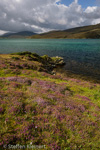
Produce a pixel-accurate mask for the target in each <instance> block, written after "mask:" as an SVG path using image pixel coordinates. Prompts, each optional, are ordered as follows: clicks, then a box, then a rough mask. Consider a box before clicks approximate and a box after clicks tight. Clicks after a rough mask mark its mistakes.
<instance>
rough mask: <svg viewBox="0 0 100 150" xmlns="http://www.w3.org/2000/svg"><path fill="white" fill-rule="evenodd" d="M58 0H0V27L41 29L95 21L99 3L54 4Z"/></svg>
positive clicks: (6, 29)
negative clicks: (87, 4)
mask: <svg viewBox="0 0 100 150" xmlns="http://www.w3.org/2000/svg"><path fill="white" fill-rule="evenodd" d="M60 1H61V0H3V1H0V30H5V31H12V32H17V31H22V30H29V31H33V32H44V31H49V30H53V29H56V30H59V29H67V28H71V27H76V26H83V25H89V24H96V23H99V21H100V7H99V6H98V7H97V6H93V7H90V6H88V7H87V8H86V9H85V10H84V9H83V8H82V6H81V5H79V4H78V0H73V2H72V3H71V4H70V5H69V6H66V5H64V4H60V3H59V4H58V3H57V2H60ZM97 1H98V0H97Z"/></svg>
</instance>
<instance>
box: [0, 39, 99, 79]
mask: <svg viewBox="0 0 100 150" xmlns="http://www.w3.org/2000/svg"><path fill="white" fill-rule="evenodd" d="M22 51H31V52H35V53H38V54H39V55H45V54H46V55H48V56H62V57H64V60H65V62H66V66H65V67H64V69H65V70H69V71H70V72H72V73H75V74H82V75H86V76H91V77H92V78H96V79H98V80H100V39H0V53H2V54H6V53H14V52H22Z"/></svg>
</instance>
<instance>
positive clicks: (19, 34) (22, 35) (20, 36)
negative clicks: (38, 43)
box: [1, 31, 36, 38]
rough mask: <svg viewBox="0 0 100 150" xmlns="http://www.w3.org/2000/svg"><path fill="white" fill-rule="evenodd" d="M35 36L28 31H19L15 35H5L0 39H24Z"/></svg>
mask: <svg viewBox="0 0 100 150" xmlns="http://www.w3.org/2000/svg"><path fill="white" fill-rule="evenodd" d="M35 34H36V33H34V32H30V31H21V32H17V33H5V34H3V35H2V36H1V37H5V38H22V37H23V38H25V37H28V36H32V35H35Z"/></svg>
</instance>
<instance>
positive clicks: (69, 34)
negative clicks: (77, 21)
mask: <svg viewBox="0 0 100 150" xmlns="http://www.w3.org/2000/svg"><path fill="white" fill-rule="evenodd" d="M31 38H32V39H35V38H39V39H47V38H50V39H52V38H54V39H59V38H65V39H100V24H97V25H91V26H85V27H78V28H73V29H68V30H64V31H51V32H48V33H43V34H39V35H38V34H37V35H33V36H31Z"/></svg>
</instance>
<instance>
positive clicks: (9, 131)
mask: <svg viewBox="0 0 100 150" xmlns="http://www.w3.org/2000/svg"><path fill="white" fill-rule="evenodd" d="M29 55H30V54H29ZM29 55H28V56H27V57H26V54H23V56H22V55H19V54H14V55H10V54H9V55H0V147H1V149H3V146H4V145H5V144H6V145H7V146H9V144H11V145H16V144H19V145H24V146H26V145H30V143H31V144H32V145H38V146H39V145H45V148H43V147H42V149H47V150H98V149H100V141H99V137H100V130H99V126H100V84H98V83H91V82H89V81H85V80H82V79H76V78H70V77H67V76H64V75H63V74H60V73H57V72H56V74H52V72H51V73H49V72H48V71H47V69H45V65H44V61H41V62H40V61H38V60H37V61H36V60H35V61H34V60H30V59H29ZM31 55H32V54H31ZM36 57H37V56H36ZM16 58H17V59H16ZM43 58H45V59H46V60H47V57H46V56H45V57H42V59H43ZM15 59H16V60H15ZM39 60H40V59H39ZM41 67H42V69H41Z"/></svg>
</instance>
